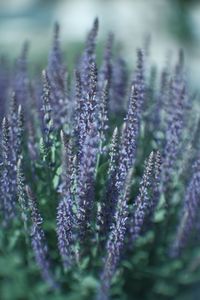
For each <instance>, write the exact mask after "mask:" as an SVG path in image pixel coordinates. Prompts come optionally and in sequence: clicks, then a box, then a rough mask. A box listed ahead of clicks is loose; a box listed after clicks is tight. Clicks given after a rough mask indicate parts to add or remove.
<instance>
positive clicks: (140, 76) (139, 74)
mask: <svg viewBox="0 0 200 300" xmlns="http://www.w3.org/2000/svg"><path fill="white" fill-rule="evenodd" d="M144 72H145V64H144V53H143V51H142V50H141V49H138V50H137V65H136V70H135V74H134V79H133V85H134V86H135V88H136V89H137V91H138V99H137V102H138V116H139V118H141V117H142V115H141V110H142V107H143V103H144V99H145V90H146V88H145V80H144Z"/></svg>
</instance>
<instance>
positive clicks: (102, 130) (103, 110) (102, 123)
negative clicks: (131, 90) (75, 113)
mask: <svg viewBox="0 0 200 300" xmlns="http://www.w3.org/2000/svg"><path fill="white" fill-rule="evenodd" d="M108 94H109V87H108V82H107V81H105V82H104V86H103V88H102V91H101V93H100V98H99V102H100V103H99V109H98V113H99V135H100V142H101V145H102V144H103V143H104V142H105V140H106V132H107V130H108V98H109V95H108ZM101 150H102V147H101V149H100V151H101Z"/></svg>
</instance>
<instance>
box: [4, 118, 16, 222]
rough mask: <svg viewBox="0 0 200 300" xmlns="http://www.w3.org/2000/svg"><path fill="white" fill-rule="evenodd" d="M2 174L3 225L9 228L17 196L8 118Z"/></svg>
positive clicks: (5, 125) (6, 121) (5, 129)
mask: <svg viewBox="0 0 200 300" xmlns="http://www.w3.org/2000/svg"><path fill="white" fill-rule="evenodd" d="M1 151H2V154H1V155H2V172H1V186H0V188H1V196H0V198H1V211H2V214H3V225H4V226H7V225H8V223H9V221H10V220H11V219H12V218H14V216H15V204H16V201H15V200H16V199H15V194H14V191H13V169H14V167H13V161H12V154H11V137H10V124H9V122H8V119H7V118H4V119H3V122H2V137H1Z"/></svg>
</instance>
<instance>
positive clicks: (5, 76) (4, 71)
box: [0, 56, 11, 122]
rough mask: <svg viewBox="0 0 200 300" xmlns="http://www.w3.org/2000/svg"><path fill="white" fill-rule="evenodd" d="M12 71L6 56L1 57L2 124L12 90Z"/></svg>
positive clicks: (0, 112) (0, 117)
mask: <svg viewBox="0 0 200 300" xmlns="http://www.w3.org/2000/svg"><path fill="white" fill-rule="evenodd" d="M10 76H11V74H10V70H9V64H8V60H7V59H6V57H5V56H0V105H1V111H0V122H2V119H3V116H4V115H5V112H6V110H7V98H8V94H9V88H10Z"/></svg>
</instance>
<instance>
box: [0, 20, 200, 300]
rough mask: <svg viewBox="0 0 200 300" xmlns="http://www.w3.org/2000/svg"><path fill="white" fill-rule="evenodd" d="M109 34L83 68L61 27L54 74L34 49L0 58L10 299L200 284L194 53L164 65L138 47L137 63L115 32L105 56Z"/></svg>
mask: <svg viewBox="0 0 200 300" xmlns="http://www.w3.org/2000/svg"><path fill="white" fill-rule="evenodd" d="M98 28H99V22H98V19H95V21H94V23H93V26H92V29H91V30H90V31H89V33H88V35H87V38H86V42H85V47H84V49H83V51H82V53H80V55H79V59H78V60H77V62H76V63H75V64H74V72H73V73H72V74H69V73H70V72H69V71H68V67H67V62H65V61H64V58H63V57H64V56H63V52H62V47H61V43H60V27H59V24H57V23H56V24H55V26H54V33H53V41H52V46H51V49H50V51H49V56H48V60H47V66H46V68H45V70H41V73H38V74H37V75H36V76H35V77H33V76H31V75H30V74H29V67H30V64H31V62H30V61H29V59H28V50H29V45H28V43H25V44H24V45H23V48H22V52H21V54H20V55H19V58H18V59H17V60H16V63H15V65H14V67H13V69H12V70H10V71H9V72H8V68H7V65H6V63H5V61H4V60H2V61H0V73H1V76H0V93H1V95H0V101H1V113H0V118H1V123H2V126H1V133H0V139H1V141H0V147H1V151H0V252H1V256H0V282H1V284H0V295H1V297H0V298H1V299H2V300H9V299H10V300H15V299H16V300H17V299H36V298H38V299H47V298H49V299H55V300H56V299H57V300H62V299H63V300H64V299H98V300H108V299H140V300H141V299H144V300H145V299H148V300H151V299H152V300H155V299H193V298H190V296H191V295H192V293H194V290H195V291H196V289H197V290H198V284H199V283H200V238H199V236H200V218H199V216H200V159H199V146H198V143H199V142H200V136H199V134H198V132H199V124H200V115H198V114H197V113H195V103H197V101H199V100H198V99H197V98H195V97H194V93H193V92H192V91H191V90H190V88H189V87H188V79H187V76H186V75H187V74H186V68H185V62H184V54H183V51H180V52H179V53H178V55H177V59H176V61H175V63H171V64H169V66H164V67H163V68H162V69H161V70H160V69H158V70H156V71H155V68H154V69H152V67H151V64H150V59H149V54H148V51H147V49H145V47H144V48H138V49H137V51H136V53H135V55H136V65H135V68H134V70H133V71H132V70H129V68H128V64H127V62H126V58H123V57H122V54H121V53H119V51H115V43H114V36H113V34H109V35H108V38H107V41H106V42H105V45H104V49H103V55H102V59H101V58H100V57H99V56H97V54H96V53H97V52H96V48H97V45H96V44H97V35H98ZM194 116H195V117H194ZM11 290H12V292H11ZM191 297H192V296H191ZM194 299H197V298H194Z"/></svg>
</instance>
